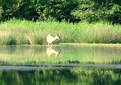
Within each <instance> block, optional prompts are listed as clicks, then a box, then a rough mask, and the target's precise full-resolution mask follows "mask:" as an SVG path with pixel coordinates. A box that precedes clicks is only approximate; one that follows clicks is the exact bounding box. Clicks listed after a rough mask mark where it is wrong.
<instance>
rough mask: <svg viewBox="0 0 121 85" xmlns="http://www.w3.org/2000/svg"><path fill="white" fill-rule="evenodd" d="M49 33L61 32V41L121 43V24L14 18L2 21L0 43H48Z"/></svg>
mask: <svg viewBox="0 0 121 85" xmlns="http://www.w3.org/2000/svg"><path fill="white" fill-rule="evenodd" d="M49 33H52V34H59V35H60V36H61V38H62V40H61V41H60V43H108V44H109V43H121V25H111V24H109V23H106V22H97V23H92V24H89V23H87V22H82V23H78V24H72V23H66V22H55V21H46V22H42V21H41V22H31V21H27V20H16V19H12V20H10V21H6V22H1V23H0V45H23V44H31V45H32V44H37V45H46V36H47V35H48V34H49ZM55 43H58V42H55Z"/></svg>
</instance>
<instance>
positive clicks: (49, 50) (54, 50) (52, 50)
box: [47, 46, 61, 57]
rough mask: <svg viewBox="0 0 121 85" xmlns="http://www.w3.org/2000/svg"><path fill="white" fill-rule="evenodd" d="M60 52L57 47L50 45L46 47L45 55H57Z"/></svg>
mask: <svg viewBox="0 0 121 85" xmlns="http://www.w3.org/2000/svg"><path fill="white" fill-rule="evenodd" d="M60 53H61V50H60V49H58V48H54V47H52V46H49V47H47V55H48V57H51V56H53V57H57V56H58V55H59V54H60Z"/></svg>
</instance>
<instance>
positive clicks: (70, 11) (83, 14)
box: [0, 0, 121, 24]
mask: <svg viewBox="0 0 121 85" xmlns="http://www.w3.org/2000/svg"><path fill="white" fill-rule="evenodd" d="M10 18H19V19H27V20H33V21H36V20H48V19H52V20H53V19H54V20H57V21H62V20H66V21H69V22H79V21H88V22H94V21H109V22H112V23H120V24H121V0H0V21H4V20H8V19H10Z"/></svg>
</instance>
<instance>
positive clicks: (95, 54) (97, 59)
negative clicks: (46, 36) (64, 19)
mask: <svg viewBox="0 0 121 85" xmlns="http://www.w3.org/2000/svg"><path fill="white" fill-rule="evenodd" d="M0 48H1V49H0V84H1V85H121V65H120V64H121V48H120V47H98V46H96V47H95V46H94V47H90V46H71V45H66V46H51V47H47V46H0Z"/></svg>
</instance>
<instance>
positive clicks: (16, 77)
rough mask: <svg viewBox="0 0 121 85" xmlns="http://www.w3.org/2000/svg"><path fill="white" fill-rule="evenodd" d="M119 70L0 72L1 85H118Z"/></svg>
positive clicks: (77, 69) (75, 69) (120, 75)
mask: <svg viewBox="0 0 121 85" xmlns="http://www.w3.org/2000/svg"><path fill="white" fill-rule="evenodd" d="M120 72H121V70H108V69H92V68H90V69H87V68H86V69H85V68H73V69H60V70H57V69H55V70H51V69H50V70H36V71H0V82H1V84H2V85H40V84H41V85H60V84H61V85H67V84H68V85H75V84H76V85H120V83H121V74H120Z"/></svg>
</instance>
